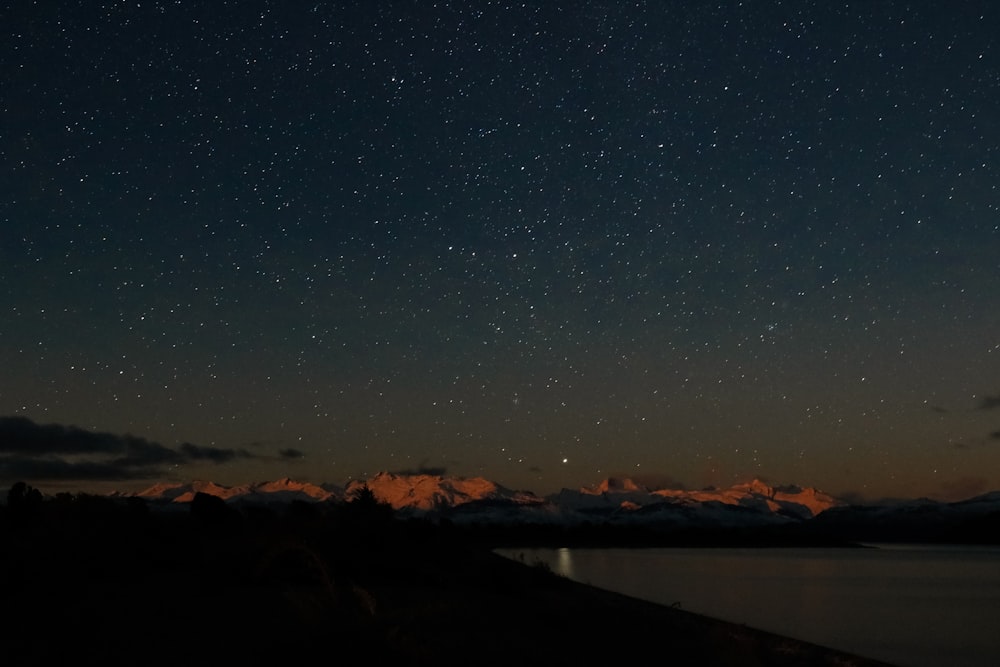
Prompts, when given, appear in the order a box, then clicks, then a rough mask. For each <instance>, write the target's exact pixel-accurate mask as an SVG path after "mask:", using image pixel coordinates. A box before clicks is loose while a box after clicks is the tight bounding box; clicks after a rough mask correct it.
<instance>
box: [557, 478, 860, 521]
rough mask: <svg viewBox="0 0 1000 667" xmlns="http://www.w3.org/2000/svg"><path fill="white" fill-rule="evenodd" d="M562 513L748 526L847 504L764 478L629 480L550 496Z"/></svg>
mask: <svg viewBox="0 0 1000 667" xmlns="http://www.w3.org/2000/svg"><path fill="white" fill-rule="evenodd" d="M549 501H550V502H552V503H553V504H555V505H556V506H558V507H559V509H560V510H561V511H562V513H564V514H565V513H577V514H586V515H595V514H605V515H609V514H614V515H615V516H616V518H617V519H618V520H625V521H630V522H649V521H665V522H669V523H675V524H694V523H706V524H713V525H728V524H734V525H744V524H749V523H753V524H758V523H782V522H791V521H801V520H805V519H811V518H812V517H814V516H816V515H817V514H819V513H821V512H824V511H826V510H827V509H830V508H831V507H838V506H840V505H843V504H844V503H843V502H841V501H839V500H837V499H836V498H834V497H833V496H830V495H828V494H825V493H823V492H822V491H818V490H816V489H812V488H806V489H803V488H799V487H793V486H786V487H772V486H769V485H767V484H765V483H764V482H762V481H760V480H756V479H755V480H753V481H752V482H749V483H747V484H737V485H735V486H732V487H730V488H728V489H715V488H710V489H702V490H698V491H688V490H682V489H648V488H646V487H644V486H642V485H640V484H638V483H636V482H634V481H632V480H629V479H614V478H611V479H607V480H604V481H603V482H601V483H600V484H598V485H596V486H593V487H585V488H582V489H579V490H571V489H563V490H562V491H560V492H559V493H557V494H554V495H552V496H550V497H549Z"/></svg>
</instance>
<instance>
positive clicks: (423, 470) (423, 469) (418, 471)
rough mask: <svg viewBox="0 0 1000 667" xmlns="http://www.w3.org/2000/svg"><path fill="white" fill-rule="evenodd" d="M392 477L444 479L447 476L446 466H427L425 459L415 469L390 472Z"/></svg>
mask: <svg viewBox="0 0 1000 667" xmlns="http://www.w3.org/2000/svg"><path fill="white" fill-rule="evenodd" d="M389 472H391V473H392V474H393V475H430V476H432V477H444V476H445V475H447V474H448V468H447V466H429V465H427V459H424V460H423V461H421V462H420V463H418V464H417V467H416V468H404V469H403V470H390V471H389Z"/></svg>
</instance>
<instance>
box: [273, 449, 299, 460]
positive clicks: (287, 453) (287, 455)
mask: <svg viewBox="0 0 1000 667" xmlns="http://www.w3.org/2000/svg"><path fill="white" fill-rule="evenodd" d="M278 456H279V457H281V458H283V459H301V458H303V457H305V454H304V453H302V452H300V451H299V450H297V449H293V448H292V447H289V448H288V449H282V450H281V451H279V452H278Z"/></svg>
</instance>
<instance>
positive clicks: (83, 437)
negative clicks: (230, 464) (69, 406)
mask: <svg viewBox="0 0 1000 667" xmlns="http://www.w3.org/2000/svg"><path fill="white" fill-rule="evenodd" d="M236 458H256V457H255V456H254V455H253V454H251V453H250V452H247V451H246V450H233V449H221V448H218V447H204V446H200V445H193V444H191V443H184V444H182V445H181V446H180V447H179V448H178V449H171V448H170V447H167V446H165V445H162V444H160V443H158V442H154V441H152V440H146V439H145V438H140V437H137V436H134V435H127V434H126V435H116V434H113V433H103V432H96V431H87V430H84V429H81V428H78V427H76V426H64V425H62V424H36V423H35V422H33V421H31V420H30V419H28V418H26V417H21V416H12V417H0V478H6V479H33V480H38V479H42V480H60V481H71V480H79V481H95V480H109V481H121V480H129V479H151V478H155V477H159V476H161V475H163V474H164V473H165V470H164V468H165V467H166V466H171V465H181V464H184V463H193V462H202V461H208V462H212V463H225V462H227V461H232V460H233V459H236Z"/></svg>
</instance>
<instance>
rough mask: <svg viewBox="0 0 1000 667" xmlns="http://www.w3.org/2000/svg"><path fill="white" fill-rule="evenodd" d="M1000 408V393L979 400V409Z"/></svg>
mask: <svg viewBox="0 0 1000 667" xmlns="http://www.w3.org/2000/svg"><path fill="white" fill-rule="evenodd" d="M996 408H1000V395H997V396H983V397H982V399H980V401H979V406H978V408H977V409H978V410H994V409H996Z"/></svg>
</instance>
